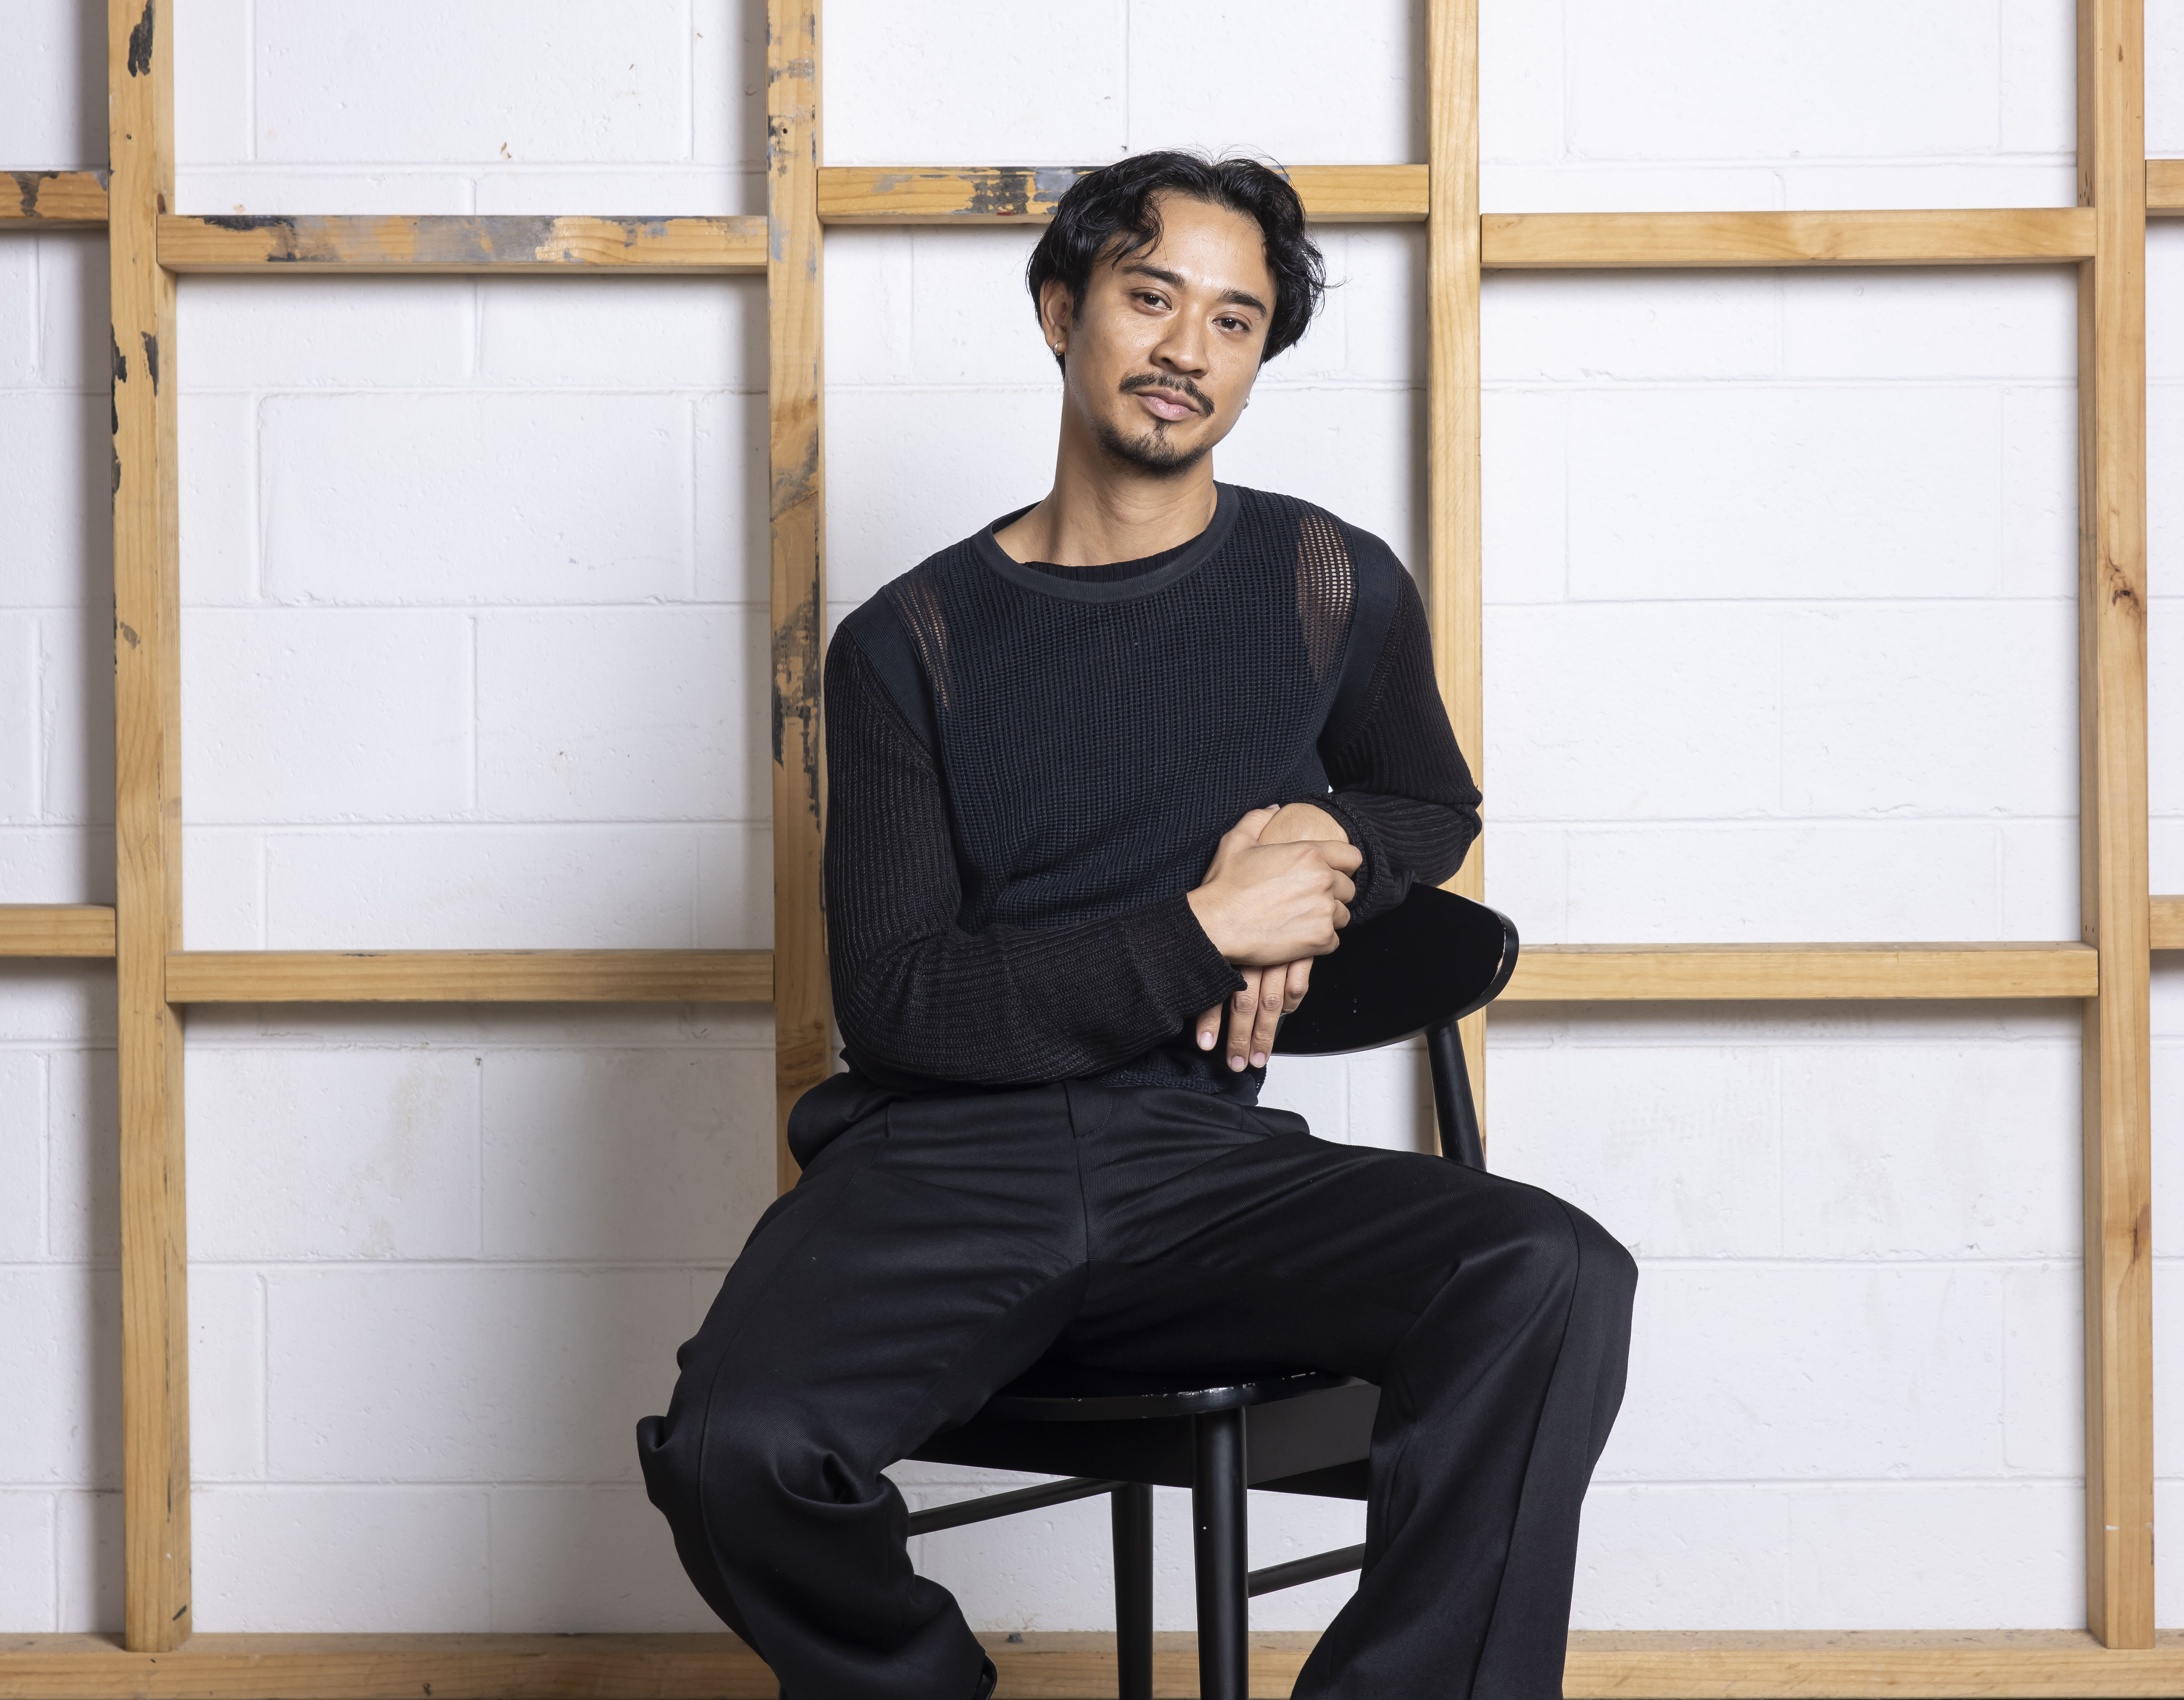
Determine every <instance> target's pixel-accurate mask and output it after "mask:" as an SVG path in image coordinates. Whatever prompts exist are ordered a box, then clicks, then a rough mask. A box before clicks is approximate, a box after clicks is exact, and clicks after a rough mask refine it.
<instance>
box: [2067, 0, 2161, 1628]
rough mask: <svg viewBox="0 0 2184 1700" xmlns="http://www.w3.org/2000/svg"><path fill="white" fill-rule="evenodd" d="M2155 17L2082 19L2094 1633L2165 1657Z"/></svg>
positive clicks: (2082, 734) (2081, 616)
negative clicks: (2153, 390)
mask: <svg viewBox="0 0 2184 1700" xmlns="http://www.w3.org/2000/svg"><path fill="white" fill-rule="evenodd" d="M2144 40H2145V35H2144V16H2143V10H2142V0H2078V199H2079V201H2080V203H2081V204H2083V205H2087V206H2090V207H2092V209H2093V215H2094V245H2093V258H2092V259H2090V260H2088V261H2086V262H2084V263H2083V264H2081V265H2080V267H2079V269H2078V470H2079V477H2078V561H2079V574H2078V694H2079V706H2078V714H2079V789H2080V805H2079V806H2080V822H2079V884H2080V892H2081V905H2080V925H2081V929H2082V932H2083V935H2084V938H2085V939H2086V942H2087V943H2088V944H2090V945H2096V946H2097V947H2098V949H2099V951H2100V987H2101V989H2100V995H2099V996H2098V997H2097V998H2094V999H2092V1000H2089V1001H2088V1002H2087V1005H2086V1006H2085V1037H2084V1064H2083V1067H2084V1090H2085V1121H2084V1158H2085V1165H2084V1172H2085V1190H2084V1203H2085V1223H2086V1226H2085V1244H2086V1264H2085V1281H2086V1614H2087V1627H2089V1628H2090V1629H2091V1630H2092V1632H2093V1633H2094V1634H2095V1635H2097V1636H2099V1637H2100V1639H2101V1640H2102V1641H2103V1642H2105V1643H2106V1644H2107V1645H2108V1646H2109V1647H2152V1646H2153V1243H2152V1234H2151V1229H2152V1225H2153V1222H2152V1218H2153V1191H2152V1174H2151V1171H2152V1162H2153V1140H2152V1129H2151V1123H2150V1119H2149V1112H2148V1097H2149V1083H2148V1052H2149V1047H2150V1044H2151V1037H2150V1033H2149V1025H2150V1023H2149V1018H2148V984H2147V982H2148V966H2149V965H2148V957H2147V950H2148V895H2147V894H2148V867H2147V794H2146V788H2147V770H2146V166H2145V158H2146V121H2145V111H2146V109H2145V70H2144Z"/></svg>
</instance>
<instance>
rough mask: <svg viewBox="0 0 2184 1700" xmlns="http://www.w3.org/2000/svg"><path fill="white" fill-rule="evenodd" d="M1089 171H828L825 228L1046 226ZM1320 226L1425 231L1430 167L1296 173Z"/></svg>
mask: <svg viewBox="0 0 2184 1700" xmlns="http://www.w3.org/2000/svg"><path fill="white" fill-rule="evenodd" d="M1090 169H1091V168H1090V167H1089V166H1081V165H1048V166H1038V165H984V166H960V167H959V166H923V165H896V166H874V165H825V166H822V167H821V168H820V171H819V221H820V222H821V223H822V224H829V225H956V224H1028V225H1039V224H1045V223H1046V222H1047V220H1050V219H1051V218H1052V217H1053V216H1054V203H1056V201H1058V200H1060V199H1061V197H1062V194H1063V192H1065V191H1066V190H1067V188H1068V187H1069V186H1070V185H1071V184H1072V183H1073V182H1075V181H1077V180H1078V177H1080V176H1083V175H1084V173H1085V172H1086V171H1087V170H1090ZM1289 179H1290V182H1291V183H1293V184H1295V186H1296V191H1297V194H1298V196H1299V197H1300V198H1301V199H1302V200H1303V202H1304V208H1305V211H1306V213H1307V215H1309V216H1310V217H1311V218H1312V220H1313V222H1315V223H1317V224H1419V223H1423V222H1424V219H1425V215H1426V168H1425V167H1424V166H1423V165H1292V166H1290V168H1289Z"/></svg>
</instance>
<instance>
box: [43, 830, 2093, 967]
mask: <svg viewBox="0 0 2184 1700" xmlns="http://www.w3.org/2000/svg"><path fill="white" fill-rule="evenodd" d="M2067 822H2075V817H2074V816H2070V815H2061V814H2053V815H2033V814H2024V815H2018V814H2001V813H1996V812H1987V811H1982V812H1979V813H1967V814H1961V815H1897V814H1889V815H1745V814H1738V815H1689V816H1684V815H1646V816H1637V817H1630V818H1618V817H1602V816H1599V815H1591V816H1585V817H1565V816H1554V815H1517V814H1504V815H1499V816H1497V817H1496V823H1497V824H1499V825H1501V826H1504V827H1511V826H1524V827H1554V828H1562V829H1564V830H1587V829H1589V830H1591V831H1596V832H1603V833H1627V832H1641V831H1649V830H1653V831H1669V832H1680V831H1684V830H1685V829H1687V828H1691V827H1708V828H1716V829H1718V830H1720V831H1723V832H1741V831H1747V830H1752V829H1755V828H1786V829H1793V830H1797V831H1803V830H1806V829H1808V828H1813V827H1864V828H1874V829H1875V830H1880V829H1883V828H1898V827H1922V826H1977V827H1992V826H2034V825H2041V824H2058V823H2067ZM766 824H768V819H767V817H764V816H749V815H689V816H666V817H641V816H627V817H625V816H616V817H610V818H608V819H604V820H601V819H584V818H571V817H552V816H547V817H538V816H514V815H440V816H419V817H415V818H414V819H404V818H400V817H397V818H395V819H393V820H340V819H333V820H285V821H284V820H262V819H258V818H255V817H248V816H229V817H217V816H215V817H210V818H200V819H196V820H186V821H184V822H183V823H182V825H183V828H184V830H185V831H189V830H193V829H196V828H207V829H218V830H220V831H222V832H238V831H242V832H273V831H279V832H285V833H296V834H299V835H302V834H313V835H327V834H335V835H340V836H353V835H354V834H356V833H406V832H415V833H424V832H448V831H456V830H465V831H467V830H470V829H472V828H480V827H487V828H521V829H524V830H526V831H531V830H537V831H541V832H545V831H553V832H560V831H567V830H582V831H586V832H620V831H623V830H625V829H628V828H663V829H666V828H690V827H750V828H755V827H762V826H765V825H766ZM0 827H4V823H0ZM1984 941H1985V940H1984V935H1982V939H1981V942H1984ZM1618 942H1624V943H1630V942H1635V941H1629V940H1623V941H1618ZM1660 942H1669V943H1675V944H1691V943H1730V942H1734V941H1730V940H1693V939H1674V940H1667V941H1660ZM1762 942H1769V943H1771V942H1774V941H1771V940H1767V941H1762ZM1808 942H1809V941H1808ZM1855 942H1858V943H1861V944H1864V943H1871V942H1875V941H1872V940H1868V939H1859V940H1857V941H1855ZM1880 942H1886V941H1885V940H1884V941H1880ZM1899 942H1903V943H1907V944H1908V943H1914V942H1916V943H1931V942H1933V941H1932V940H1931V939H1917V940H1912V939H1905V940H1902V941H1899ZM2023 942H2025V943H2027V944H2041V943H2046V944H2062V943H2070V944H2075V943H2076V942H2077V941H2076V940H2075V939H2068V940H2064V939H2026V940H2025V941H2023ZM455 948H462V949H472V948H486V947H477V946H461V947H455ZM571 948H577V949H582V948H586V947H582V946H575V947H571Z"/></svg>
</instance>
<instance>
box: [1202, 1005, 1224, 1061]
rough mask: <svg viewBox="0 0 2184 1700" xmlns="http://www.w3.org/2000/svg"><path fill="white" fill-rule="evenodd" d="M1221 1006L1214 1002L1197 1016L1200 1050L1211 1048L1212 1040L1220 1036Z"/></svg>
mask: <svg viewBox="0 0 2184 1700" xmlns="http://www.w3.org/2000/svg"><path fill="white" fill-rule="evenodd" d="M1221 1008H1222V1006H1220V1005H1219V1004H1216V1005H1214V1006H1213V1007H1212V1009H1210V1010H1208V1011H1206V1013H1205V1014H1203V1015H1201V1017H1198V1048H1199V1049H1200V1050H1201V1051H1211V1050H1212V1049H1213V1041H1214V1040H1216V1039H1217V1038H1218V1037H1219V1036H1220V1034H1221Z"/></svg>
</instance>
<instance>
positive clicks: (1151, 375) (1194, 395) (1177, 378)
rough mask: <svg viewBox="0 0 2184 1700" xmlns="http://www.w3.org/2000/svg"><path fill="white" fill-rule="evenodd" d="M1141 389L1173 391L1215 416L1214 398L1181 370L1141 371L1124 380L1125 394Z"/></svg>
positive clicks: (1133, 393) (1209, 415)
mask: <svg viewBox="0 0 2184 1700" xmlns="http://www.w3.org/2000/svg"><path fill="white" fill-rule="evenodd" d="M1141 389H1164V390H1170V391H1173V393H1175V394H1177V395H1179V396H1181V397H1183V398H1184V399H1185V400H1186V401H1188V402H1189V403H1190V404H1191V405H1192V406H1193V407H1195V408H1196V409H1197V410H1199V411H1200V412H1201V413H1202V414H1204V415H1206V417H1207V418H1208V419H1211V418H1212V416H1213V398H1212V396H1210V395H1208V394H1206V392H1205V391H1204V390H1202V389H1201V388H1199V387H1198V386H1197V385H1196V384H1195V383H1193V382H1191V381H1190V379H1189V378H1187V377H1185V376H1184V375H1183V374H1182V373H1181V372H1172V373H1171V372H1139V374H1138V375H1137V376H1135V377H1128V378H1124V379H1123V394H1124V395H1135V394H1136V393H1138V392H1139V390H1141Z"/></svg>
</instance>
